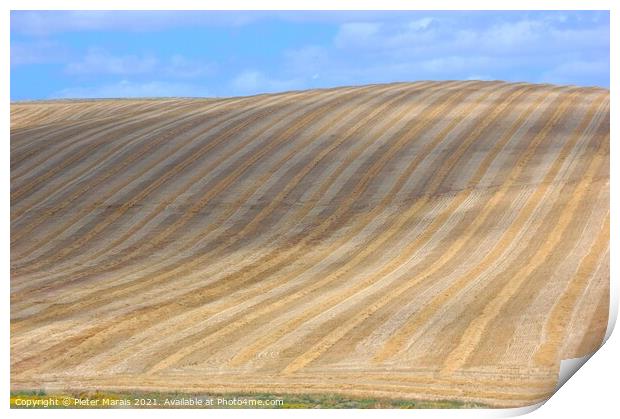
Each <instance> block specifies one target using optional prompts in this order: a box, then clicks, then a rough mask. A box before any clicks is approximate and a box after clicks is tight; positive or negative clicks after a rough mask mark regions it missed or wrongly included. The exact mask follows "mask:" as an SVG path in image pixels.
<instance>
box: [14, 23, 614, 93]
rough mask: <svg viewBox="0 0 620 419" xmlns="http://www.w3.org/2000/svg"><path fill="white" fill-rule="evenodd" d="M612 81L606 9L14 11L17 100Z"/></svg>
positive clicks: (605, 84) (600, 84) (601, 82)
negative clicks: (466, 82) (434, 83)
mask: <svg viewBox="0 0 620 419" xmlns="http://www.w3.org/2000/svg"><path fill="white" fill-rule="evenodd" d="M452 79H482V80H485V79H489V80H508V81H529V82H536V83H558V84H577V85H585V86H603V87H609V12H605V11H603V12H597V11H545V12H542V11H538V12H529V11H515V12H509V11H501V12H456V11H453V12H450V11H443V12H428V11H411V12H389V11H376V12H354V11H344V12H333V11H332V12H317V11H315V12H299V11H296V12H275V11H274V12H269V11H263V12H244V11H230V12H209V11H199V12H181V11H176V12H175V11H154V12H150V11H13V12H11V99H12V100H23V99H48V98H80V97H82V98H84V97H89V98H90V97H147V96H149V97H150V96H154V97H156V96H237V95H249V94H255V93H262V92H277V91H286V90H297V89H307V88H314V87H330V86H340V85H358V84H367V83H381V82H392V81H415V80H452Z"/></svg>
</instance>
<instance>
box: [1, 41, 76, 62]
mask: <svg viewBox="0 0 620 419" xmlns="http://www.w3.org/2000/svg"><path fill="white" fill-rule="evenodd" d="M67 55H68V51H67V49H66V48H65V47H63V46H62V45H60V44H59V43H58V42H55V41H51V40H35V41H29V42H12V43H11V66H20V65H28V64H45V63H61V62H63V60H66V58H67Z"/></svg>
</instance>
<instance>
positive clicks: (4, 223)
mask: <svg viewBox="0 0 620 419" xmlns="http://www.w3.org/2000/svg"><path fill="white" fill-rule="evenodd" d="M615 4H617V2H613V1H610V0H609V1H604V0H589V1H579V0H567V1H553V0H520V1H515V0H507V1H502V2H501V3H499V2H493V1H484V0H470V1H468V2H463V1H458V0H434V1H432V2H421V1H415V2H414V1H404V0H380V1H379V0H359V1H345V0H297V1H294V2H291V1H284V0H263V1H260V3H259V2H258V0H254V1H252V0H227V1H224V0H219V1H209V2H206V1H200V0H175V1H163V0H159V1H158V0H153V1H150V2H145V1H144V0H90V1H88V2H85V1H77V0H56V1H44V0H22V1H17V0H4V1H2V2H1V5H0V8H1V9H2V14H1V17H0V31H1V32H0V33H1V39H0V49H1V53H2V57H4V60H3V61H2V63H3V65H2V66H0V75H1V80H2V84H3V86H2V89H0V95H1V97H2V102H1V103H0V107H1V112H2V119H1V121H2V139H3V140H2V147H3V148H2V151H3V153H1V157H0V158H1V159H2V165H1V168H0V171H1V176H2V200H3V205H2V208H1V221H0V229H1V233H2V256H3V257H2V272H4V273H5V275H4V276H3V277H4V278H5V283H4V287H3V289H2V294H3V301H4V302H5V304H3V305H2V311H3V317H4V327H2V335H1V336H2V339H1V342H3V345H2V347H1V349H0V351H1V354H2V359H3V365H4V366H5V368H2V371H3V372H4V377H3V380H2V384H1V389H2V394H3V395H4V397H6V398H5V399H4V400H3V402H2V403H3V405H2V410H4V411H8V413H9V415H11V416H13V417H31V416H40V417H41V416H45V417H83V416H84V415H85V414H88V416H91V415H92V416H93V417H110V416H115V417H117V416H118V417H146V416H148V417H162V418H163V417H166V418H167V417H169V416H170V414H174V415H175V416H176V415H182V416H191V417H205V416H206V415H209V416H214V415H217V417H224V418H227V417H242V416H243V417H247V416H252V417H257V418H272V417H285V416H286V417H290V416H295V417H301V418H304V417H306V418H310V417H312V418H313V419H314V418H316V417H317V416H318V417H345V416H349V417H351V416H356V417H372V418H377V417H410V416H411V415H414V416H415V417H464V418H465V417H469V418H479V417H490V416H495V417H498V416H514V415H515V414H522V413H527V412H526V411H527V410H528V409H527V408H526V409H517V410H515V409H498V410H491V411H489V410H477V409H472V410H447V411H445V410H419V411H418V410H416V411H402V410H387V411H386V410H382V411H379V410H340V411H337V412H335V411H331V410H295V411H291V410H286V409H285V410H279V411H278V410H276V411H274V410H219V411H217V412H213V411H211V412H204V411H200V410H180V409H177V410H174V411H173V412H170V411H164V410H160V411H154V410H139V409H134V410H114V411H112V410H99V411H97V410H91V411H88V412H85V411H83V410H56V411H54V410H37V411H27V410H16V409H13V410H10V409H9V408H8V405H9V400H8V395H9V392H10V390H9V389H10V378H9V365H10V353H9V344H8V343H9V336H10V328H9V318H10V309H9V307H10V304H9V302H10V299H9V296H10V293H9V272H10V269H9V267H10V254H9V252H10V200H9V193H10V159H9V150H10V146H9V127H10V111H9V109H10V106H9V105H10V92H9V89H10V78H9V77H10V72H9V57H10V51H9V50H10V43H9V37H10V17H9V13H10V10H114V9H118V10H123V9H125V10H141V9H145V10H198V9H210V10H556V9H560V10H611V39H612V40H613V39H617V32H618V31H617V30H616V28H617V27H618V24H619V19H618V16H617V15H616V11H617V10H618V8H617V7H614V5H615ZM614 45H615V44H614V43H613V42H612V48H611V68H612V71H611V75H610V77H611V80H610V86H611V87H612V89H611V101H612V106H611V121H612V124H611V139H612V140H611V141H612V146H611V185H612V187H611V213H612V214H617V213H618V210H619V209H620V208H619V206H618V194H617V188H616V187H615V185H616V184H617V179H618V170H619V169H618V162H619V159H618V149H617V147H616V146H614V141H617V129H616V128H615V124H616V122H617V121H618V111H617V107H616V106H615V103H617V94H616V91H615V90H614V89H613V87H614V86H615V79H616V78H615V77H614V69H616V71H617V69H618V68H620V67H619V66H618V53H617V51H616V50H615V49H614V48H613V46H614ZM617 230H618V223H617V222H616V217H614V216H612V218H611V231H612V232H613V231H617ZM616 244H617V240H616V236H615V235H613V234H612V236H611V285H612V300H611V301H612V309H611V313H610V316H611V317H612V319H611V321H610V327H609V328H608V333H607V334H608V336H609V335H610V334H611V331H612V328H613V325H614V324H615V319H616V318H617V313H618V293H617V291H618V280H617V267H616V266H617V265H616V263H614V261H615V260H619V255H618V252H617V247H616ZM618 354H620V341H619V338H618V337H617V333H616V334H615V335H614V334H611V337H609V339H608V341H607V342H606V344H605V345H604V346H603V347H602V348H601V349H600V350H599V351H597V352H596V353H595V354H594V355H593V356H592V358H591V359H590V360H588V361H587V363H586V364H585V366H584V367H583V368H582V369H581V370H579V371H578V372H577V373H576V374H575V377H574V378H572V379H570V380H568V382H567V383H566V385H564V386H563V387H562V388H561V389H559V390H558V392H557V393H556V394H555V395H554V396H553V397H552V398H551V399H550V400H549V401H548V402H547V403H545V404H544V405H543V406H542V407H541V408H539V409H538V410H535V412H533V413H531V414H530V415H531V417H536V418H560V417H565V418H573V417H574V418H583V417H584V416H589V417H593V418H599V417H600V418H607V417H611V416H613V415H614V413H615V414H617V411H618V410H617V402H616V398H617V397H618V396H617V388H618V379H617V377H618V373H619V371H618V370H619V361H618ZM529 410H532V409H529Z"/></svg>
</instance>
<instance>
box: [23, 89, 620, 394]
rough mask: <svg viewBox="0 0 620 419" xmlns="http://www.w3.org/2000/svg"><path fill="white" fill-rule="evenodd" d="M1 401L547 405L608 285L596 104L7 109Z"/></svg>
mask: <svg viewBox="0 0 620 419" xmlns="http://www.w3.org/2000/svg"><path fill="white" fill-rule="evenodd" d="M11 119H12V120H11V124H12V126H11V227H12V228H11V270H12V271H11V274H12V277H11V367H12V369H11V378H12V388H13V389H38V388H46V389H48V390H54V389H79V390H83V389H86V388H92V389H126V390H132V389H133V390H138V389H142V390H146V389H148V390H162V391H163V390H166V391H170V390H179V391H268V392H299V393H325V392H338V393H343V394H347V395H364V396H367V395H372V396H374V397H392V398H422V399H458V400H471V401H478V402H483V403H489V404H492V405H497V406H521V405H528V404H532V403H535V402H537V401H540V400H543V399H545V398H547V397H548V396H549V395H550V394H551V393H552V391H553V390H554V388H555V384H556V381H557V373H558V367H559V361H560V360H561V359H564V358H573V357H577V356H582V355H584V354H587V353H589V352H591V351H593V350H594V349H596V348H597V347H598V345H599V344H600V342H601V341H602V338H603V335H604V333H605V329H606V325H607V311H608V298H609V297H608V293H609V92H608V91H607V90H604V89H597V88H577V87H565V86H553V85H531V84H510V83H502V82H478V81H468V82H420V83H409V84H404V83H397V84H388V85H372V86H363V87H352V88H337V89H327V90H312V91H303V92H290V93H284V94H275V95H260V96H253V97H244V98H231V99H222V100H198V99H178V100H101V101H66V102H40V103H20V104H13V105H12V106H11Z"/></svg>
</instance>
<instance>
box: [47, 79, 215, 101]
mask: <svg viewBox="0 0 620 419" xmlns="http://www.w3.org/2000/svg"><path fill="white" fill-rule="evenodd" d="M207 96H209V92H208V91H207V89H205V88H204V87H202V86H197V85H192V84H187V83H170V82H164V81H149V82H143V83H137V82H131V81H128V80H122V81H120V82H117V83H111V84H105V85H101V86H95V87H72V88H67V89H62V90H60V91H58V92H56V93H54V94H52V95H51V96H50V97H51V98H124V97H207Z"/></svg>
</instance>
